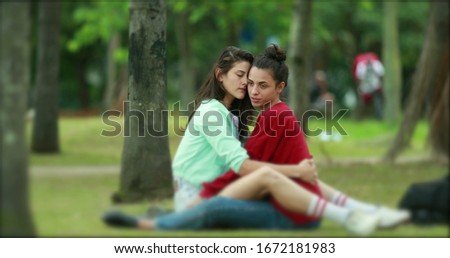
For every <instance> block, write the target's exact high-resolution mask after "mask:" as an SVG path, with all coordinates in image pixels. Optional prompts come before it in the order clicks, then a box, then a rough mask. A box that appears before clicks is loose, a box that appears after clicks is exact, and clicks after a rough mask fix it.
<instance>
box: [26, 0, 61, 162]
mask: <svg viewBox="0 0 450 258" xmlns="http://www.w3.org/2000/svg"><path fill="white" fill-rule="evenodd" d="M38 7H39V43H38V64H37V79H36V88H35V91H34V109H35V116H34V121H33V137H32V144H31V149H32V150H33V152H36V153H58V152H59V136H58V104H59V103H58V99H59V98H58V95H59V56H60V54H59V31H60V10H61V4H60V2H59V1H52V2H39V3H38Z"/></svg>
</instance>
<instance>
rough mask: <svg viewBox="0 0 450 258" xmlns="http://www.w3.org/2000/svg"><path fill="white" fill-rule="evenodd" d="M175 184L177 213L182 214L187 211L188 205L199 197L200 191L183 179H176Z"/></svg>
mask: <svg viewBox="0 0 450 258" xmlns="http://www.w3.org/2000/svg"><path fill="white" fill-rule="evenodd" d="M174 184H175V195H174V203H175V211H176V212H180V211H183V210H185V209H186V207H187V205H189V204H190V203H191V202H192V201H193V200H194V199H195V198H197V197H198V196H199V193H200V189H199V188H198V187H196V186H194V185H193V184H191V183H189V182H188V181H187V180H185V179H183V178H181V177H175V178H174Z"/></svg>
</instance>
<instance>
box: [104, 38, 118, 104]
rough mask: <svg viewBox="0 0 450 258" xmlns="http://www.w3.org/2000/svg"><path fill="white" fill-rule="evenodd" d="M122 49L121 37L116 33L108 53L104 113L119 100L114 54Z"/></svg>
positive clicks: (110, 42) (109, 44) (109, 45)
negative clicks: (118, 49)
mask: <svg viewBox="0 0 450 258" xmlns="http://www.w3.org/2000/svg"><path fill="white" fill-rule="evenodd" d="M119 47H120V35H119V33H115V34H114V35H113V36H112V38H111V39H110V40H109V43H108V49H107V51H106V55H107V57H106V59H107V61H106V62H107V64H106V86H105V93H104V95H103V111H106V110H108V109H110V108H112V107H113V105H114V102H115V100H116V99H117V80H116V78H117V67H116V61H115V60H114V53H115V52H116V50H117V48H119Z"/></svg>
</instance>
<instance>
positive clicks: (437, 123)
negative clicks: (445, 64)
mask: <svg viewBox="0 0 450 258" xmlns="http://www.w3.org/2000/svg"><path fill="white" fill-rule="evenodd" d="M447 60H448V59H447ZM442 86H443V87H442V88H443V89H442V90H440V91H439V93H440V94H439V95H437V96H436V99H437V103H436V104H437V105H436V106H435V108H434V110H433V111H432V112H431V116H430V133H429V138H430V143H431V146H432V148H433V151H434V152H435V154H436V155H438V156H443V157H445V158H446V159H447V160H448V159H449V158H450V151H449V141H450V139H449V133H448V132H449V131H450V126H449V117H450V112H449V110H450V105H449V95H450V92H449V76H448V74H447V80H446V82H445V83H444V84H442Z"/></svg>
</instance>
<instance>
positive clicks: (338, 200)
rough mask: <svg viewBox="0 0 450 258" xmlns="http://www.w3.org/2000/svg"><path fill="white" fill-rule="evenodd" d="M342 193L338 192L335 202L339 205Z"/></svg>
mask: <svg viewBox="0 0 450 258" xmlns="http://www.w3.org/2000/svg"><path fill="white" fill-rule="evenodd" d="M341 197H342V194H338V196H337V198H336V199H335V200H334V202H333V203H334V204H336V205H338V206H339V202H340V201H341Z"/></svg>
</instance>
